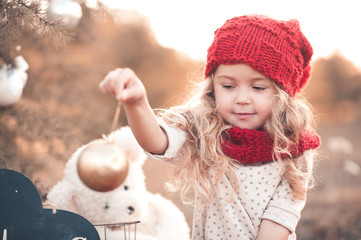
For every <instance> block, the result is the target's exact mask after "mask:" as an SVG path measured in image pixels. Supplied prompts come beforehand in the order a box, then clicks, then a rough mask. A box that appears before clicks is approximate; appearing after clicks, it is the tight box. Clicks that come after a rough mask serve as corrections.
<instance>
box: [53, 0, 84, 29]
mask: <svg viewBox="0 0 361 240" xmlns="http://www.w3.org/2000/svg"><path fill="white" fill-rule="evenodd" d="M47 13H48V16H49V17H51V18H59V17H60V18H61V19H62V20H63V23H64V26H65V27H67V28H75V27H76V26H77V25H78V23H79V21H80V18H81V16H82V14H83V12H82V10H81V6H80V4H79V3H78V2H76V1H74V0H52V1H50V3H49V6H48V10H47Z"/></svg>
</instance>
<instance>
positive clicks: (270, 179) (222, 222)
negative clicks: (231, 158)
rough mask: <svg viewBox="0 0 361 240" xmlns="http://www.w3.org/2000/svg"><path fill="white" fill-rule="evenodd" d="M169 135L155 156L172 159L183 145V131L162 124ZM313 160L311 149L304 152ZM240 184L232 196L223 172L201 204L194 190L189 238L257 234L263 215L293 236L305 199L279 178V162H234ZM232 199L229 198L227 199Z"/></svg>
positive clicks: (212, 174)
mask: <svg viewBox="0 0 361 240" xmlns="http://www.w3.org/2000/svg"><path fill="white" fill-rule="evenodd" d="M161 126H162V128H163V129H164V130H165V131H166V133H167V135H168V139H169V144H168V149H167V151H166V153H165V154H164V155H161V156H160V155H152V157H154V158H157V159H162V160H166V159H171V158H173V157H175V156H176V154H177V152H178V150H179V149H180V147H181V146H182V144H183V142H184V140H185V135H184V132H182V131H180V130H178V129H175V128H170V127H168V126H166V125H164V124H161ZM304 154H305V157H306V158H307V159H308V160H309V161H310V162H312V160H313V153H312V150H308V151H306V152H305V153H304ZM233 170H234V172H235V174H236V176H237V179H238V182H239V186H238V189H237V193H236V197H234V198H233V199H232V193H233V187H232V184H231V181H230V180H229V179H228V178H227V177H226V176H223V178H222V180H221V181H220V185H219V190H218V191H217V190H216V187H215V184H214V185H213V186H212V187H213V196H212V199H211V203H210V204H209V205H208V206H206V207H204V208H202V199H201V198H200V197H199V195H198V193H197V192H196V193H195V206H194V213H193V231H192V239H194V240H196V239H197V240H198V239H208V240H212V239H213V240H221V239H223V240H225V239H249V240H253V239H256V238H257V233H258V230H259V227H260V224H261V220H262V219H269V220H272V221H274V222H276V223H278V224H280V225H282V226H284V227H285V228H287V229H289V230H290V232H291V234H290V236H289V238H288V239H289V240H290V239H296V234H295V229H296V225H297V223H298V221H299V219H300V214H301V211H302V209H303V207H304V205H305V201H300V200H294V199H293V197H292V193H291V189H290V186H289V184H288V183H287V181H286V180H285V179H283V178H282V176H281V174H280V171H281V168H280V167H279V166H278V163H275V162H271V163H269V162H268V163H260V164H255V165H249V166H243V165H237V166H235V167H234V168H233ZM216 172H217V169H215V168H213V169H210V171H209V177H210V179H211V181H212V182H213V183H215V175H216ZM230 199H232V201H230Z"/></svg>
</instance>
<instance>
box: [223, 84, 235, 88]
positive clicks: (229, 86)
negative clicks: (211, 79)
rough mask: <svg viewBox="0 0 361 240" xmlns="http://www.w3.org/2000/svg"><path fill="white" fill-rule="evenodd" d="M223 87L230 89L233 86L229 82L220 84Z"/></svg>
mask: <svg viewBox="0 0 361 240" xmlns="http://www.w3.org/2000/svg"><path fill="white" fill-rule="evenodd" d="M222 87H223V88H226V89H231V88H233V86H232V85H231V84H223V85H222Z"/></svg>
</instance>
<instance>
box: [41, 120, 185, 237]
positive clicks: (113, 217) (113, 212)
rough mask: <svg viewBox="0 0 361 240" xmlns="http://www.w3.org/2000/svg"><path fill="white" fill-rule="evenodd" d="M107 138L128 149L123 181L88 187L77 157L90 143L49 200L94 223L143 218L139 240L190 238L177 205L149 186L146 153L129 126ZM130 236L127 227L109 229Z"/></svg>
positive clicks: (138, 227)
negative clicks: (114, 185) (106, 186)
mask: <svg viewBox="0 0 361 240" xmlns="http://www.w3.org/2000/svg"><path fill="white" fill-rule="evenodd" d="M106 138H107V139H108V140H109V141H112V142H114V143H116V144H118V145H119V147H120V148H122V150H123V151H125V152H126V156H127V158H128V163H129V164H128V165H129V169H128V175H127V177H126V179H125V180H124V182H123V183H122V184H121V185H120V186H119V187H117V188H116V189H114V190H112V191H107V192H97V191H94V190H92V189H90V188H88V187H86V185H85V184H84V183H83V182H82V181H81V179H80V178H79V175H78V172H77V161H78V157H79V154H80V153H81V151H82V150H83V149H84V148H85V147H86V146H87V145H88V144H87V145H84V146H82V147H80V148H79V149H78V150H77V151H76V152H75V153H74V154H73V156H72V157H71V158H70V159H69V161H68V162H67V164H66V167H65V170H64V178H63V179H62V180H61V181H60V182H58V183H57V184H56V185H55V186H54V187H53V188H52V189H51V190H50V192H49V193H48V195H47V202H48V203H50V204H54V205H55V206H57V208H59V209H64V210H68V211H72V212H74V213H77V214H79V215H81V216H83V217H84V218H86V219H87V220H89V221H90V222H91V223H92V224H94V225H97V224H113V223H124V222H133V221H140V223H138V224H136V230H135V232H136V239H138V240H152V239H158V240H162V239H164V240H170V239H171V240H178V239H179V240H186V239H189V232H190V229H189V226H188V224H187V222H186V220H185V217H184V214H183V213H182V212H181V211H180V210H179V209H178V207H177V206H176V205H174V204H173V203H172V202H171V201H170V200H168V199H165V198H164V197H162V196H161V195H159V194H153V193H150V192H148V191H147V190H146V187H145V175H144V173H143V169H142V166H143V164H144V161H145V160H146V158H147V156H146V155H145V153H144V151H143V150H142V149H141V148H140V146H139V145H138V144H137V142H136V140H135V138H134V136H133V134H132V132H131V130H130V128H129V127H123V128H121V129H119V130H117V131H114V132H113V133H111V134H110V135H109V136H107V137H106ZM129 228H130V227H129ZM97 229H98V231H99V235H100V237H101V239H105V234H104V232H103V231H104V229H103V228H102V227H97ZM127 231H128V233H127V234H129V231H134V230H132V229H131V228H130V230H127ZM132 234H133V233H132ZM127 236H128V235H125V234H124V229H119V228H107V229H106V239H107V240H119V239H124V238H125V237H127ZM132 236H133V235H132ZM130 239H134V237H132V238H130Z"/></svg>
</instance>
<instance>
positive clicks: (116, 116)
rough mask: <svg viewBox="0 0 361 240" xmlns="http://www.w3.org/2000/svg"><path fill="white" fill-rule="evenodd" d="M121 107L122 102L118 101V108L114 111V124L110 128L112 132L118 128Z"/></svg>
mask: <svg viewBox="0 0 361 240" xmlns="http://www.w3.org/2000/svg"><path fill="white" fill-rule="evenodd" d="M121 109H122V102H121V101H118V105H117V108H116V110H115V113H114V117H113V122H112V126H111V128H110V132H113V131H114V130H115V129H116V128H117V123H118V120H119V115H120V110H121Z"/></svg>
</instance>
